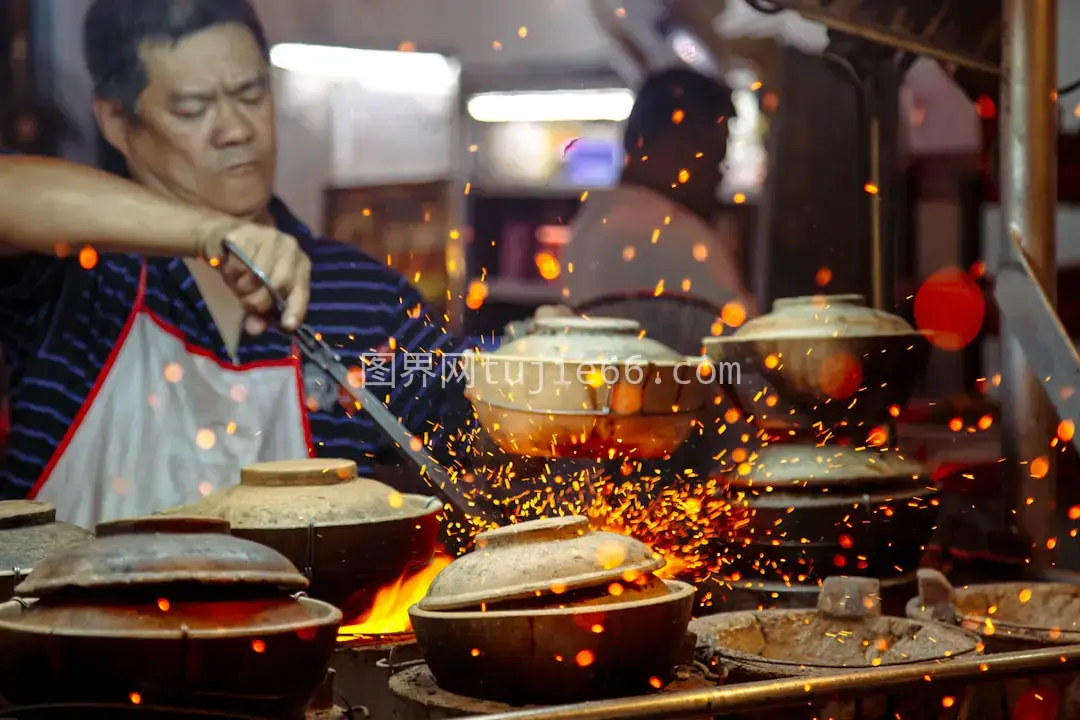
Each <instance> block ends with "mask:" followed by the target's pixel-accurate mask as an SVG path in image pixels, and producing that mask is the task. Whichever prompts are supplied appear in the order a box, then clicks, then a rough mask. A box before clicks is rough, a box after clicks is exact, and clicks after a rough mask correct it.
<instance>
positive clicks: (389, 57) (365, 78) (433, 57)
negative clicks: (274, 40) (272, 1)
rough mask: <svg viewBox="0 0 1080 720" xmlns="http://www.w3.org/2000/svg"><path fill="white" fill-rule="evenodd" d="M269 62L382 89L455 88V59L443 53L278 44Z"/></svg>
mask: <svg viewBox="0 0 1080 720" xmlns="http://www.w3.org/2000/svg"><path fill="white" fill-rule="evenodd" d="M270 63H271V64H272V65H274V66H275V67H279V68H281V69H282V70H289V71H291V72H295V73H299V74H303V75H317V76H320V77H326V78H332V79H337V80H353V81H356V82H359V83H360V84H362V85H364V86H365V87H369V88H371V89H375V90H380V91H384V92H399V93H410V92H420V93H428V92H434V93H445V92H447V91H450V90H453V89H454V88H456V87H457V83H458V77H459V75H460V66H459V65H458V62H457V61H456V60H454V59H452V58H448V57H446V56H445V55H439V54H437V53H425V52H401V51H397V50H364V49H360V48H350V47H332V46H328V45H303V44H300V43H282V44H280V45H275V46H273V47H272V48H270Z"/></svg>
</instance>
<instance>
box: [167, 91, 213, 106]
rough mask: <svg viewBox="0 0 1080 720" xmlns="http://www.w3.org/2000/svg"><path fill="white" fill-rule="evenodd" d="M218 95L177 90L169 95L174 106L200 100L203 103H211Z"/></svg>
mask: <svg viewBox="0 0 1080 720" xmlns="http://www.w3.org/2000/svg"><path fill="white" fill-rule="evenodd" d="M216 95H217V93H214V92H205V91H200V90H175V91H173V92H171V93H169V100H170V101H172V102H173V103H174V104H179V103H182V102H187V101H190V100H200V101H202V102H210V101H211V100H213V99H214V97H215V96H216Z"/></svg>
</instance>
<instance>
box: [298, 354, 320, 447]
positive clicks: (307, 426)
mask: <svg viewBox="0 0 1080 720" xmlns="http://www.w3.org/2000/svg"><path fill="white" fill-rule="evenodd" d="M293 369H294V370H295V371H296V394H297V395H298V396H299V397H297V402H299V403H300V417H301V418H303V420H304V440H305V442H306V443H307V452H308V457H309V458H313V457H315V441H314V439H313V438H312V437H311V416H310V414H309V413H308V406H307V398H306V397H305V396H304V371H303V366H302V365H301V363H300V357H299V355H298V352H297V347H296V346H295V345H294V346H293Z"/></svg>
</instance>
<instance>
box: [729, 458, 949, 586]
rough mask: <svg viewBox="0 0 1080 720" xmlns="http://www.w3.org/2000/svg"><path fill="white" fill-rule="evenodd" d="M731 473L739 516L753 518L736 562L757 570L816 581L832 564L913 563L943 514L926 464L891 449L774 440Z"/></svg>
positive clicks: (898, 566)
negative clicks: (763, 569) (774, 441)
mask: <svg viewBox="0 0 1080 720" xmlns="http://www.w3.org/2000/svg"><path fill="white" fill-rule="evenodd" d="M723 482H724V493H725V495H726V497H727V499H728V501H729V502H730V503H731V505H732V511H731V517H732V519H735V520H738V519H739V518H742V519H744V522H735V523H734V526H735V528H734V529H733V530H732V537H731V541H732V543H733V544H734V545H735V546H736V547H731V546H729V547H728V548H727V551H728V557H729V558H731V563H732V565H731V567H730V568H729V571H738V572H740V573H741V574H742V575H743V576H744V577H746V578H748V579H750V578H758V577H759V576H760V575H761V570H760V569H761V568H768V573H769V577H770V579H771V578H772V577H773V576H775V579H777V580H779V579H780V577H782V576H787V577H790V578H795V577H804V578H806V582H809V583H812V584H815V585H816V583H817V582H818V581H819V580H821V579H823V577H824V575H825V574H826V573H828V572H830V571H833V572H836V571H844V572H849V573H852V574H859V575H867V576H871V577H879V578H892V577H894V576H897V575H902V574H904V573H910V572H914V570H915V568H917V567H918V564H919V560H920V558H921V555H922V550H921V548H923V547H924V546H925V545H926V544H927V543H928V542H929V540H930V537H931V535H932V534H933V530H934V527H935V526H936V523H937V519H938V507H937V505H936V503H935V499H936V498H937V496H938V491H937V490H936V489H935V488H934V487H933V486H932V484H931V482H930V479H929V478H928V477H927V476H926V470H925V468H924V467H923V466H922V465H921V464H920V463H918V462H915V461H913V460H909V459H907V458H905V457H904V456H902V455H900V454H899V453H896V452H893V451H890V450H877V449H873V448H865V449H863V450H856V449H854V448H852V447H850V446H840V445H825V446H821V447H817V446H814V445H804V444H792V443H773V444H770V445H767V446H766V447H764V448H762V449H761V450H760V451H758V452H757V453H755V454H754V455H751V456H750V458H749V459H748V460H747V462H746V463H745V464H743V465H740V466H739V467H737V468H736V469H735V470H733V471H731V472H728V473H726V474H725V475H724V478H723ZM841 569H842V570H841ZM788 585H790V583H788ZM781 592H784V591H783V590H781ZM901 602H903V599H902V600H901Z"/></svg>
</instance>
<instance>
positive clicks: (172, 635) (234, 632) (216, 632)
mask: <svg viewBox="0 0 1080 720" xmlns="http://www.w3.org/2000/svg"><path fill="white" fill-rule="evenodd" d="M290 599H291V600H292V601H293V602H296V603H298V604H299V605H300V606H306V607H308V608H309V609H311V610H314V611H317V615H315V616H313V617H309V618H308V619H307V620H302V621H294V622H291V623H282V624H280V625H244V626H238V625H229V626H223V627H217V628H214V629H202V630H199V629H190V628H177V629H175V630H168V631H163V630H116V631H109V632H105V633H102V632H94V631H89V630H85V629H83V628H71V627H69V628H65V627H47V628H46V627H42V628H37V627H27V626H26V625H23V624H22V623H20V622H18V620H17V619H9V618H8V615H9V614H11V615H12V616H13V617H14V618H18V617H21V616H22V613H24V612H29V611H31V610H32V609H33V607H34V605H36V604H37V600H35V599H33V598H30V599H26V600H9V601H8V602H4V603H0V631H3V632H14V633H20V634H23V635H50V636H60V637H67V638H118V639H128V638H131V639H138V640H173V639H179V638H183V637H188V638H192V639H196V640H225V639H233V638H246V637H251V638H255V637H257V636H264V637H269V636H271V635H280V634H282V633H292V632H296V631H297V630H304V629H308V628H321V627H324V626H328V625H331V624H333V625H334V626H335V627H338V626H340V625H341V623H342V620H343V619H344V616H343V615H342V612H341V610H338V609H337V608H336V607H334V606H333V605H331V604H330V603H327V602H323V601H322V600H316V599H314V598H309V597H306V596H302V597H295V598H289V596H287V595H286V596H282V598H281V600H282V601H283V602H284V601H288V600H290ZM225 602H228V601H225ZM232 602H243V601H232ZM202 604H213V601H204V602H203V603H202Z"/></svg>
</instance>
